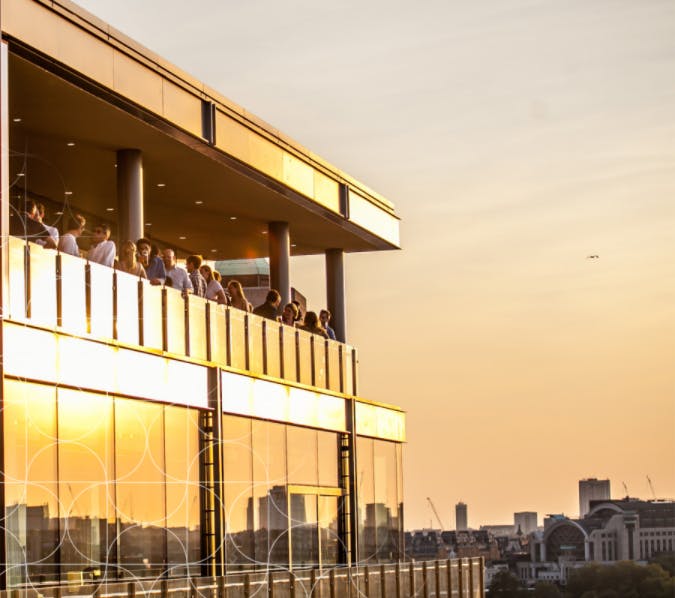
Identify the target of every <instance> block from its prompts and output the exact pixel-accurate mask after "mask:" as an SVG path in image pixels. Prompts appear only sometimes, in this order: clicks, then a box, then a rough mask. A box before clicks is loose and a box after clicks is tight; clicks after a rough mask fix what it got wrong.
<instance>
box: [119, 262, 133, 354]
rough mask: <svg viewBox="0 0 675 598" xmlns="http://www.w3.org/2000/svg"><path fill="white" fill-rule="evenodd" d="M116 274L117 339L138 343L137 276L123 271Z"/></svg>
mask: <svg viewBox="0 0 675 598" xmlns="http://www.w3.org/2000/svg"><path fill="white" fill-rule="evenodd" d="M116 276H117V283H116V284H117V339H118V340H120V341H122V342H124V343H128V344H130V345H132V344H133V345H137V344H138V329H139V326H138V322H139V318H138V316H139V313H138V278H137V277H136V276H132V275H131V274H126V273H125V272H116Z"/></svg>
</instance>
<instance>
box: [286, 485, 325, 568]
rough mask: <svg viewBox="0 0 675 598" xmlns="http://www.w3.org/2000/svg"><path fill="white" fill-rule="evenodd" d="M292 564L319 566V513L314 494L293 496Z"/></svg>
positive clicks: (291, 503) (291, 525) (291, 522)
mask: <svg viewBox="0 0 675 598" xmlns="http://www.w3.org/2000/svg"><path fill="white" fill-rule="evenodd" d="M289 515H290V516H289V525H290V529H291V564H292V566H293V567H307V566H312V565H314V566H316V565H317V564H318V554H319V547H318V540H319V538H318V513H317V497H316V495H314V494H291V495H290V514H289Z"/></svg>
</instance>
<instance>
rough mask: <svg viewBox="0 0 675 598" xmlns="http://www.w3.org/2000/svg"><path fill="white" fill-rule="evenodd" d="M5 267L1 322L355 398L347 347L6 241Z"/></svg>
mask: <svg viewBox="0 0 675 598" xmlns="http://www.w3.org/2000/svg"><path fill="white" fill-rule="evenodd" d="M9 264H10V272H9V286H10V288H9V294H8V298H9V301H8V303H9V305H8V312H9V319H12V320H16V321H27V322H31V323H33V324H35V325H37V326H43V327H47V328H54V329H56V330H59V331H62V332H65V333H69V334H75V335H90V336H91V337H95V338H98V339H101V340H108V341H109V340H115V341H118V342H120V343H123V344H125V345H132V346H139V347H144V348H147V349H150V350H155V351H163V352H165V353H168V354H173V355H175V356H178V357H188V358H192V359H196V360H200V361H207V362H212V363H214V364H215V365H218V366H220V367H226V368H232V369H235V370H240V371H243V372H250V373H252V374H255V375H262V376H270V377H273V378H280V379H283V380H286V381H289V382H295V383H300V384H304V385H307V386H314V387H317V388H321V389H326V390H331V391H335V392H341V393H344V394H349V395H356V394H357V376H356V372H357V367H356V366H357V357H356V351H355V349H354V348H353V347H350V346H349V345H346V344H343V343H339V342H337V341H332V340H327V339H324V338H322V337H320V336H317V335H315V334H311V333H309V332H306V331H304V330H298V329H296V328H293V327H290V326H285V325H283V324H281V323H279V322H275V321H272V320H268V319H264V318H261V317H259V316H256V315H253V314H249V313H246V312H244V311H241V310H239V309H235V308H231V307H226V306H223V305H218V304H216V303H215V302H213V301H207V300H206V299H202V298H201V297H195V296H193V295H188V296H187V297H183V296H182V295H181V293H180V292H179V291H177V290H175V289H171V288H165V287H158V286H153V285H151V284H150V283H149V282H148V281H147V280H143V279H139V278H138V277H136V276H131V275H130V274H126V273H125V272H118V271H116V270H113V269H112V268H107V267H105V266H101V265H99V264H92V263H89V262H87V261H86V260H84V259H80V258H77V257H73V256H71V255H66V254H60V253H57V252H56V251H53V250H50V249H44V248H42V247H41V246H39V245H36V244H34V243H25V242H24V241H23V240H22V239H19V238H16V237H10V242H9Z"/></svg>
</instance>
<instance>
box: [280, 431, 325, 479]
mask: <svg viewBox="0 0 675 598" xmlns="http://www.w3.org/2000/svg"><path fill="white" fill-rule="evenodd" d="M286 429H287V430H288V483H289V484H307V485H310V486H316V485H317V484H318V483H319V477H318V476H319V474H318V463H317V450H318V449H317V433H316V430H312V429H310V428H300V427H298V426H287V428H286Z"/></svg>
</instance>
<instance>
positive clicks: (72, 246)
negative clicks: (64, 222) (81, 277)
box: [59, 214, 87, 257]
mask: <svg viewBox="0 0 675 598" xmlns="http://www.w3.org/2000/svg"><path fill="white" fill-rule="evenodd" d="M86 222H87V221H86V220H85V219H84V216H82V215H81V214H73V215H72V216H71V217H70V218H69V219H68V228H67V229H66V232H65V234H63V235H61V238H60V239H59V251H60V252H61V253H68V254H69V255H74V256H76V257H80V248H79V247H78V246H77V237H79V236H80V235H81V234H82V232H83V231H84V225H85V224H86Z"/></svg>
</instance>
